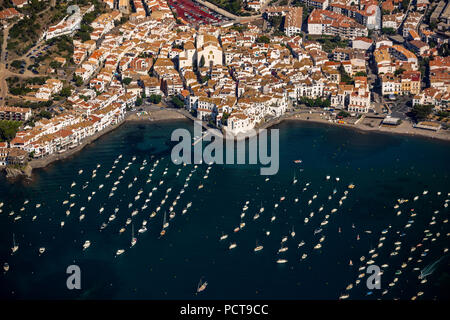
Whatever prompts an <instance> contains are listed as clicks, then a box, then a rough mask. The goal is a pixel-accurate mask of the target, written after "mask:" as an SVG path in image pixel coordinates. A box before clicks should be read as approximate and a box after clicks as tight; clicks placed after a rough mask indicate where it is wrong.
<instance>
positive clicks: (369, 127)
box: [279, 113, 450, 141]
mask: <svg viewBox="0 0 450 320" xmlns="http://www.w3.org/2000/svg"><path fill="white" fill-rule="evenodd" d="M283 120H298V121H308V122H317V123H323V124H328V125H334V126H340V127H346V128H351V129H356V130H360V131H364V132H381V133H390V134H401V135H407V136H416V137H417V136H418V137H427V138H431V139H439V140H445V141H450V132H449V131H447V130H439V131H437V132H435V131H431V130H424V129H419V128H414V127H413V126H412V123H411V122H409V121H403V122H402V123H401V124H400V125H398V126H384V125H379V123H380V122H381V121H380V120H378V121H377V120H376V119H365V120H364V121H360V122H358V123H357V124H350V123H337V122H333V121H329V120H328V119H325V118H324V116H322V115H321V114H319V113H302V114H296V115H293V116H290V117H287V118H284V119H282V120H281V121H283ZM343 120H344V122H345V119H343ZM279 122H280V121H279Z"/></svg>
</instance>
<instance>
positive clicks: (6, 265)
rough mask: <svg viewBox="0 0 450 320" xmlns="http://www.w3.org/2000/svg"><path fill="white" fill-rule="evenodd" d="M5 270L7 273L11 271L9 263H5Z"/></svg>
mask: <svg viewBox="0 0 450 320" xmlns="http://www.w3.org/2000/svg"><path fill="white" fill-rule="evenodd" d="M3 270H4V271H5V272H8V271H9V264H8V263H7V262H5V263H4V264H3Z"/></svg>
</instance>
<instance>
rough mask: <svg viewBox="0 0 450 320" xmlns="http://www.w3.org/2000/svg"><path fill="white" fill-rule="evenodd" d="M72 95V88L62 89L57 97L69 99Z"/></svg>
mask: <svg viewBox="0 0 450 320" xmlns="http://www.w3.org/2000/svg"><path fill="white" fill-rule="evenodd" d="M71 94H72V88H71V87H64V88H62V90H61V92H60V93H59V95H60V96H61V97H65V98H67V97H69V96H70V95H71Z"/></svg>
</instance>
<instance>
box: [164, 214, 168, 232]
mask: <svg viewBox="0 0 450 320" xmlns="http://www.w3.org/2000/svg"><path fill="white" fill-rule="evenodd" d="M166 214H167V212H164V221H163V229H166V228H167V227H168V226H169V222H167V221H166Z"/></svg>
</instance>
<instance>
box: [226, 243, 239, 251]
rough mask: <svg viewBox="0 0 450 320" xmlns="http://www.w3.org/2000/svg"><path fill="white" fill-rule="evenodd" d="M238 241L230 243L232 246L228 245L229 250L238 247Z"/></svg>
mask: <svg viewBox="0 0 450 320" xmlns="http://www.w3.org/2000/svg"><path fill="white" fill-rule="evenodd" d="M236 246H237V245H236V243H232V244H230V246H229V247H228V249H229V250H231V249H234V248H236Z"/></svg>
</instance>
